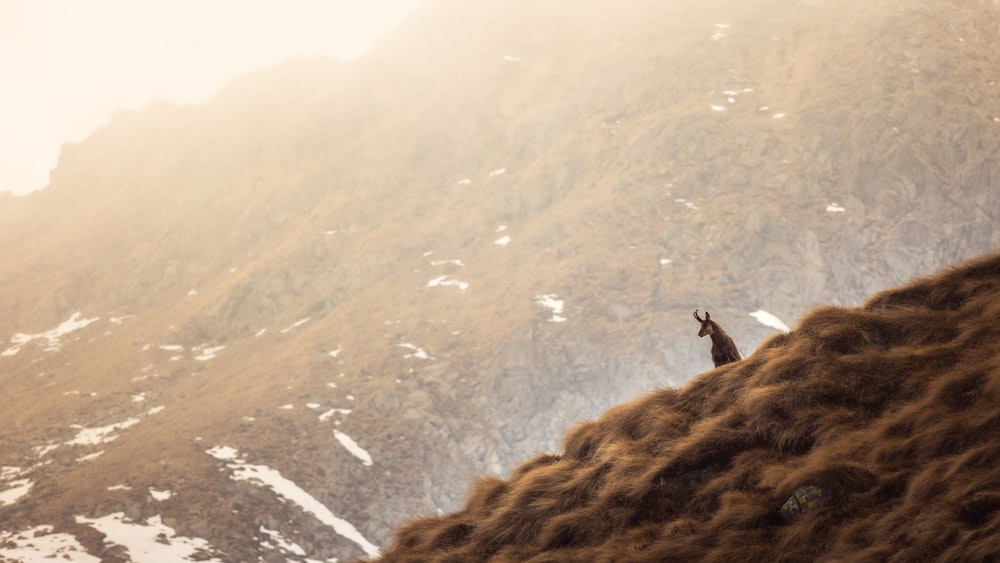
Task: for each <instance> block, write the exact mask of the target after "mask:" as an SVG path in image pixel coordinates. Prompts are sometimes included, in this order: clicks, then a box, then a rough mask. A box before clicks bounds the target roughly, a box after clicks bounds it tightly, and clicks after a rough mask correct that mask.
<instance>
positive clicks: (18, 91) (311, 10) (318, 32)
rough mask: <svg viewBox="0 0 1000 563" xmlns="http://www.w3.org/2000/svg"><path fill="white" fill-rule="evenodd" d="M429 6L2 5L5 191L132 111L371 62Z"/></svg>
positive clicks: (413, 0) (164, 0)
mask: <svg viewBox="0 0 1000 563" xmlns="http://www.w3.org/2000/svg"><path fill="white" fill-rule="evenodd" d="M419 2H420V0H0V85H2V86H0V192H3V191H12V192H14V193H25V192H27V191H31V190H35V189H38V188H42V187H44V186H45V185H47V184H48V178H49V170H50V169H51V168H52V167H53V166H55V163H56V158H57V157H58V151H59V147H60V146H61V145H62V143H64V142H66V141H79V140H81V139H83V138H84V137H86V136H87V135H89V134H90V133H91V132H92V131H93V130H94V129H96V128H97V127H99V126H100V125H102V124H104V123H105V122H106V121H107V119H108V118H109V117H110V116H111V114H112V113H113V112H114V111H115V110H117V109H122V108H132V109H138V108H142V107H144V106H145V105H146V104H148V103H149V102H150V101H152V100H154V99H159V100H167V101H171V102H175V103H180V104H186V103H199V102H203V101H205V100H207V99H208V97H209V96H211V94H213V93H214V92H215V91H217V90H218V89H219V88H220V87H222V86H223V85H224V84H225V83H226V82H228V81H229V80H230V79H232V78H233V77H235V76H237V75H239V74H242V73H244V72H247V71H249V70H254V69H259V68H265V67H268V66H271V65H273V64H276V63H278V62H281V61H283V60H286V59H288V58H291V57H294V56H296V55H303V54H305V55H316V54H331V55H335V56H337V57H339V58H341V59H343V60H346V59H351V58H356V57H358V56H360V55H362V54H363V53H364V52H366V51H367V49H368V48H369V47H370V46H371V43H372V42H373V41H374V40H375V39H377V38H378V37H381V36H382V35H384V34H385V33H386V32H387V31H389V30H390V29H392V27H394V26H395V25H397V24H398V23H399V22H400V21H401V20H402V19H403V18H404V17H405V16H406V15H407V14H408V13H409V12H410V11H412V9H413V8H414V7H415V6H416V5H417V4H418V3H419Z"/></svg>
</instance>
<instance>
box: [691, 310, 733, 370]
mask: <svg viewBox="0 0 1000 563" xmlns="http://www.w3.org/2000/svg"><path fill="white" fill-rule="evenodd" d="M694 318H695V319H696V320H697V321H698V322H699V323H701V330H699V331H698V336H700V337H702V338H704V337H705V336H711V337H712V361H713V362H715V367H719V366H722V365H726V364H728V363H731V362H737V361H739V360H742V359H743V356H741V355H740V351H739V350H737V349H736V343H735V342H733V339H732V338H730V337H729V335H728V334H726V331H724V330H722V327H721V326H719V323H717V322H715V321H713V320H712V316H711V315H709V314H708V311H705V319H704V320H702V319H701V317H699V316H698V309H695V310H694Z"/></svg>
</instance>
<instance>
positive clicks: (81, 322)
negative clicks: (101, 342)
mask: <svg viewBox="0 0 1000 563" xmlns="http://www.w3.org/2000/svg"><path fill="white" fill-rule="evenodd" d="M82 316H83V313H80V312H79V311H77V312H76V313H73V314H72V315H71V316H70V318H69V319H67V320H65V321H63V322H61V323H59V326H57V327H55V328H53V329H51V330H47V331H45V332H39V333H37V334H25V333H23V332H19V333H17V334H15V335H14V336H12V337H11V339H10V343H11V344H13V346H11V347H10V348H7V349H6V350H4V351H3V352H0V356H13V355H14V354H17V353H18V352H20V351H21V348H22V347H23V346H24V345H25V344H27V343H29V342H31V341H33V340H45V342H46V346H45V351H46V352H56V351H58V350H59V348H60V347H61V346H62V338H63V337H64V336H66V335H67V334H69V333H71V332H74V331H77V330H80V329H81V328H84V327H86V326H87V325H89V324H90V323H92V322H95V321H97V320H99V319H100V317H94V318H92V319H84V318H81V317H82Z"/></svg>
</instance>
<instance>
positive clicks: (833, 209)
mask: <svg viewBox="0 0 1000 563" xmlns="http://www.w3.org/2000/svg"><path fill="white" fill-rule="evenodd" d="M826 210H827V211H828V212H830V213H843V212H844V211H846V209H844V208H843V207H841V205H840V204H839V203H831V204H830V205H827V206H826Z"/></svg>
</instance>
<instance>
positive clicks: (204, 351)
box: [194, 345, 225, 362]
mask: <svg viewBox="0 0 1000 563" xmlns="http://www.w3.org/2000/svg"><path fill="white" fill-rule="evenodd" d="M223 348H225V345H223V346H213V347H211V348H201V354H199V355H197V356H195V357H194V359H195V360H198V361H199V362H207V361H208V360H211V359H213V358H215V355H216V354H218V353H219V351H220V350H222V349H223Z"/></svg>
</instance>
